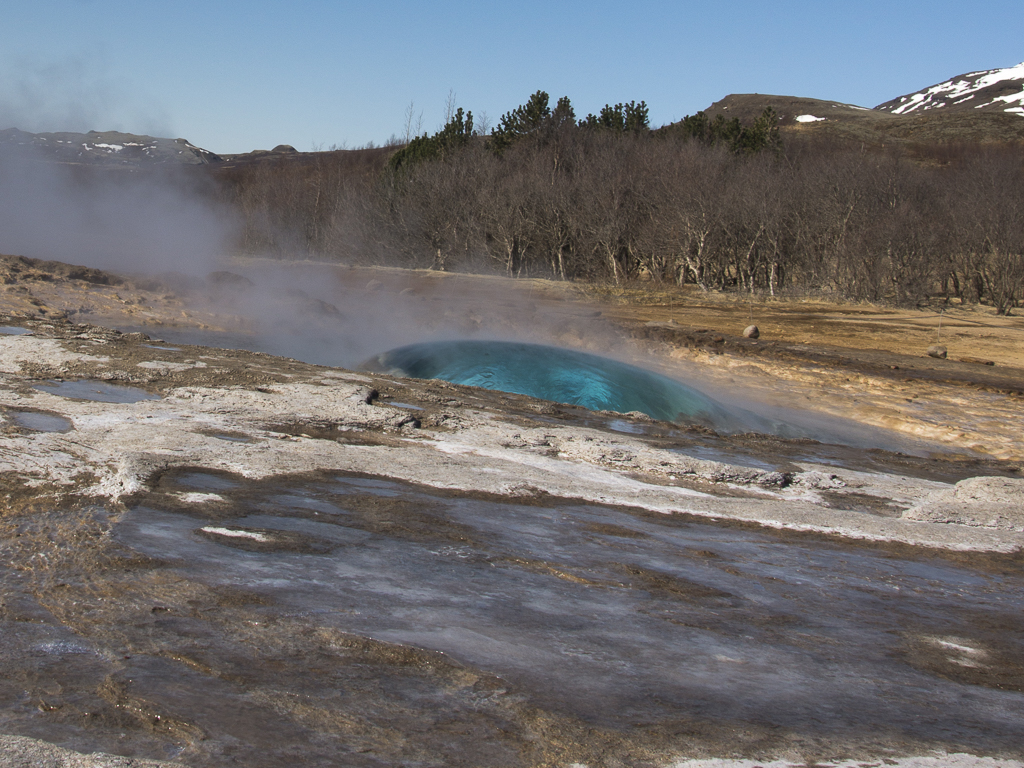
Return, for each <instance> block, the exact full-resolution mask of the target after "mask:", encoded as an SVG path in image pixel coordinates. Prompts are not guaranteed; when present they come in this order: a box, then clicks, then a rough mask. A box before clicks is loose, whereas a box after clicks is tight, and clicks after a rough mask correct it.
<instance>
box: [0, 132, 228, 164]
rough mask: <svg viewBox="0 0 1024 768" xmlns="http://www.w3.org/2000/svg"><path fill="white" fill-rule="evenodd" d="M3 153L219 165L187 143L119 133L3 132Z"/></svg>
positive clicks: (85, 160)
mask: <svg viewBox="0 0 1024 768" xmlns="http://www.w3.org/2000/svg"><path fill="white" fill-rule="evenodd" d="M0 150H21V151H30V152H32V153H33V155H34V156H35V157H39V158H43V159H47V160H56V161H58V162H63V163H75V164H81V163H85V164H89V165H124V166H145V165H165V164H183V165H199V164H204V163H210V162H217V161H218V160H220V158H219V157H218V156H217V155H215V154H213V153H212V152H210V151H208V150H205V149H202V148H201V147H197V146H195V145H194V144H191V143H189V142H188V141H186V140H185V139H161V138H155V137H153V136H138V135H136V134H133V133H120V132H118V131H102V132H101V131H89V132H88V133H27V132H26V131H19V130H18V129H17V128H8V129H7V130H4V131H0Z"/></svg>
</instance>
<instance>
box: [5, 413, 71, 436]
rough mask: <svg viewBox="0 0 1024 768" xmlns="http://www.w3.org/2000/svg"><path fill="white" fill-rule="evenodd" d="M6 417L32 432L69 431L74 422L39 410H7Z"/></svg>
mask: <svg viewBox="0 0 1024 768" xmlns="http://www.w3.org/2000/svg"><path fill="white" fill-rule="evenodd" d="M7 415H8V417H9V418H10V420H11V421H12V422H14V423H15V424H17V425H18V426H19V427H21V428H22V429H30V430H32V431H33V432H70V431H71V430H72V429H74V428H75V427H74V424H72V423H71V420H70V419H65V418H64V417H63V416H57V415H56V414H53V413H42V412H41V411H8V412H7Z"/></svg>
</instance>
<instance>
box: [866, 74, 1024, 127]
mask: <svg viewBox="0 0 1024 768" xmlns="http://www.w3.org/2000/svg"><path fill="white" fill-rule="evenodd" d="M875 109H877V110H881V111H884V112H892V113H893V114H894V115H906V114H910V113H912V112H924V111H925V110H936V109H942V110H943V111H944V112H952V111H963V110H968V109H977V110H983V111H986V112H1009V113H1010V114H1017V115H1020V116H1021V117H1024V63H1021V64H1018V65H1017V66H1015V67H1007V68H1005V69H988V70H985V71H982V72H969V73H967V74H966V75H960V76H958V77H954V78H953V79H952V80H947V81H946V82H944V83H939V84H938V85H933V86H931V87H930V88H925V89H923V90H920V91H918V92H917V93H909V94H907V95H906V96H900V97H898V98H895V99H893V100H892V101H887V102H885V103H884V104H879V105H878V106H877V107H875Z"/></svg>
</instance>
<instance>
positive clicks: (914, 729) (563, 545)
mask: <svg viewBox="0 0 1024 768" xmlns="http://www.w3.org/2000/svg"><path fill="white" fill-rule="evenodd" d="M167 484H169V485H171V486H180V487H184V488H189V489H196V490H216V491H217V492H219V493H220V494H222V495H224V496H225V497H227V498H229V499H230V500H231V501H233V502H235V503H234V505H233V507H232V509H235V510H243V513H242V515H241V516H239V517H232V518H231V519H230V521H227V520H224V519H223V518H222V517H218V515H219V514H220V513H218V512H215V511H214V510H213V508H211V511H210V513H209V516H206V513H204V506H203V505H202V504H196V505H195V506H194V507H190V508H189V510H188V512H187V514H185V513H182V512H181V511H180V510H177V509H174V510H170V509H168V510H162V509H159V508H157V507H154V506H137V507H134V508H132V509H131V510H130V511H129V512H128V513H127V514H126V515H125V516H124V517H123V518H122V519H121V521H120V522H119V523H118V524H117V526H116V527H115V531H114V535H115V538H116V540H117V541H119V542H120V543H122V544H124V545H126V546H128V547H130V548H132V549H133V550H135V551H137V552H139V553H140V554H142V555H147V556H151V557H156V558H159V559H160V560H161V561H162V562H163V563H164V564H165V565H164V566H163V568H165V569H171V570H174V569H177V570H179V571H180V573H181V574H183V575H186V576H187V578H188V579H190V580H194V581H197V582H201V583H204V584H206V585H209V586H210V587H211V588H215V589H226V588H232V589H241V588H244V589H245V590H247V591H250V592H254V593H256V594H258V595H261V596H262V599H263V600H264V602H263V603H259V604H260V605H263V607H262V608H259V615H260V616H262V617H263V619H260V621H263V620H265V621H266V622H267V623H268V627H272V626H274V622H276V621H280V620H283V617H291V618H295V617H308V618H310V619H311V620H313V619H315V621H316V622H317V623H318V625H319V626H325V627H330V628H332V629H334V630H337V631H339V632H342V633H344V634H345V636H346V637H350V636H351V637H363V638H371V639H373V640H375V641H385V642H388V643H397V644H400V645H402V646H408V647H411V648H420V649H427V650H430V651H440V652H443V653H444V654H445V655H446V656H445V658H450V659H453V660H454V661H456V662H458V663H459V664H463V665H468V666H469V667H470V668H472V669H476V670H480V671H482V672H486V673H488V674H492V675H497V676H499V677H500V678H501V680H502V681H505V684H507V685H509V686H512V689H513V690H514V691H515V693H516V695H517V696H520V697H523V698H524V700H525V701H526V703H527V704H528V705H529V706H530V707H539V708H541V709H542V710H545V711H549V712H553V713H556V714H557V715H558V716H561V715H566V716H569V717H571V718H576V719H579V720H581V721H582V722H584V723H586V724H590V725H594V726H599V727H614V728H626V727H628V726H627V724H629V723H636V722H641V723H678V722H690V723H716V722H724V723H730V722H741V723H743V724H744V726H743V727H744V728H747V727H751V728H765V729H769V730H771V731H772V732H775V729H780V728H781V729H784V731H783V732H788V731H791V732H795V733H799V734H801V736H802V737H806V738H811V739H816V738H833V737H834V738H857V737H859V735H861V734H864V733H873V734H883V733H890V734H900V737H901V738H906V739H909V740H911V741H914V742H915V743H916V742H917V741H920V742H922V743H929V744H930V743H938V744H954V745H957V746H958V748H960V747H965V746H966V747H969V748H971V749H981V750H997V749H1011V748H1015V747H1014V746H1013V745H1019V744H1020V743H1022V740H1024V695H1022V694H1021V692H1020V691H1022V690H1024V668H1022V666H1021V663H1020V661H1019V660H1020V659H1021V658H1022V657H1024V642H1022V638H1024V622H1022V619H1021V616H1022V615H1024V575H1022V574H1021V573H1020V572H1019V569H1016V570H1013V571H1012V572H1010V573H1001V574H998V575H992V574H988V573H986V572H983V571H976V570H972V569H971V568H969V567H966V566H963V565H960V564H958V563H955V562H951V561H949V560H943V559H941V558H938V557H932V556H929V555H927V554H921V555H918V556H914V557H905V556H903V555H898V554H894V553H893V552H890V551H886V550H884V549H872V548H869V547H854V546H845V545H841V544H836V543H831V542H827V541H816V540H813V539H810V538H807V537H800V536H798V535H787V534H781V533H774V532H763V531H749V530H743V529H740V528H729V527H720V526H714V525H708V524H703V523H696V522H693V521H691V520H686V519H680V518H675V517H666V516H661V515H656V514H646V513H636V512H630V511H625V510H617V509H608V508H603V507H597V506H591V505H585V504H574V503H568V502H566V503H562V504H558V505H556V506H542V505H531V504H516V503H509V502H500V501H489V500H482V499H476V498H467V497H462V496H459V495H457V494H456V495H446V494H444V493H443V492H436V491H431V490H424V489H420V488H417V487H413V486H409V485H405V484H403V483H400V482H397V481H391V480H385V479H376V478H365V477H349V476H344V475H337V476H333V477H326V478H322V479H318V480H308V481H303V482H300V483H282V482H281V481H273V482H272V481H267V482H262V483H259V482H253V483H249V482H242V481H238V480H233V479H231V478H229V477H226V476H220V475H215V474H212V473H208V472H202V471H194V472H187V473H181V474H178V475H176V476H174V477H169V476H165V478H164V479H162V480H161V485H162V486H163V485H167ZM198 530H205V531H206V533H205V534H204V535H199V534H198V533H197V531H198ZM210 534H214V535H210ZM249 539H252V543H253V546H251V547H248V548H246V547H245V546H240V543H241V544H245V542H246V541H248V540H249ZM277 541H281V542H284V543H283V544H282V545H281V547H280V549H275V546H276V545H275V542H277ZM297 541H309V542H316V543H317V547H318V549H317V550H316V552H319V554H317V553H310V552H307V551H300V550H299V549H297V547H298V545H297V544H296V543H295V542H297ZM289 542H290V543H289ZM286 545H287V546H286ZM210 631H212V630H210ZM268 631H271V630H269V629H268ZM203 637H204V640H203V643H204V645H203V647H204V649H205V650H204V651H203V654H204V655H203V659H204V661H203V663H204V664H207V665H210V666H211V668H213V669H217V668H218V664H220V663H222V662H219V661H218V658H219V657H220V655H221V654H225V655H228V656H229V655H230V653H233V651H231V649H230V648H229V647H228V645H225V646H224V648H223V649H222V648H220V647H218V641H217V639H216V637H215V636H212V635H203ZM936 637H939V638H950V637H952V638H958V639H957V641H956V643H957V644H958V645H957V647H956V648H954V647H952V646H950V647H949V648H946V647H945V646H943V645H941V644H936V643H935V642H934V638H936ZM303 642H304V640H303V639H302V638H300V637H296V638H294V639H293V646H291V648H292V650H290V651H289V653H294V654H295V655H296V658H297V659H298V661H297V662H296V663H307V662H303V661H302V658H303V657H302V654H303V653H306V651H305V650H303V648H304V646H303ZM960 646H963V647H970V648H972V649H973V648H978V649H981V650H979V651H978V652H977V653H974V655H973V656H972V657H971V659H972V664H974V665H975V666H974V667H971V666H967V665H964V664H963V659H962V658H961V657H962V656H963V652H962V650H960ZM315 652H316V651H315V648H314V649H312V650H310V651H309V653H314V654H315ZM958 654H959V655H958ZM947 657H948V658H947ZM309 663H310V664H311V663H312V662H309ZM317 663H320V662H317ZM267 674H268V675H270V676H271V677H273V675H272V674H271V673H270V672H267ZM288 674H290V673H289V672H288V670H287V669H286V668H282V671H281V672H280V677H278V678H276V679H275V681H274V683H273V684H274V685H275V686H282V687H283V688H284V689H288V686H289V685H291V684H292V683H291V681H290V679H289V677H288ZM304 681H305V682H303V684H302V685H303V686H304V687H303V688H302V695H303V696H310V697H313V698H314V699H315V698H317V697H321V696H325V695H327V694H328V687H329V683H328V682H327V681H326V680H325V681H324V682H323V686H325V687H324V689H323V690H319V689H317V687H316V682H315V678H314V679H311V678H308V677H306V678H304ZM203 727H204V730H205V731H206V732H207V733H208V734H209V738H210V739H211V740H213V741H214V742H215V741H216V739H218V738H227V737H226V736H225V737H222V736H218V734H220V733H224V732H227V731H230V728H231V727H233V726H231V725H230V723H229V719H228V718H225V719H224V720H223V722H217V721H216V720H215V719H214V721H211V722H206V723H204V724H203ZM268 759H269V758H268Z"/></svg>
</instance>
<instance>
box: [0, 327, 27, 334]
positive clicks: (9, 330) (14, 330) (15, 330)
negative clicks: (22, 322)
mask: <svg viewBox="0 0 1024 768" xmlns="http://www.w3.org/2000/svg"><path fill="white" fill-rule="evenodd" d="M29 333H32V331H30V330H29V329H28V328H19V327H18V326H16V325H0V335H2V336H24V335H26V334H29Z"/></svg>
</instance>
